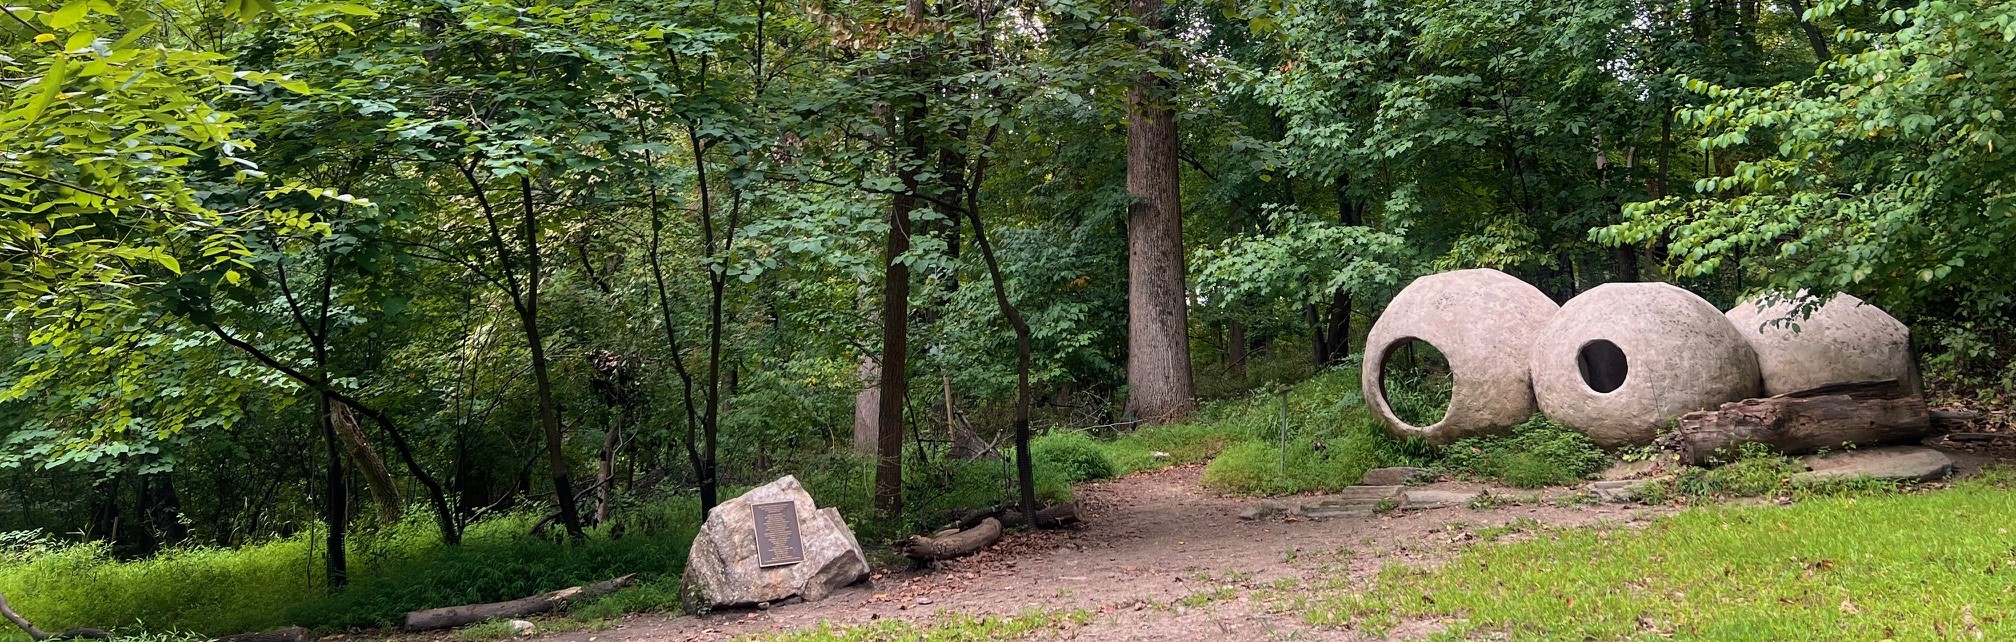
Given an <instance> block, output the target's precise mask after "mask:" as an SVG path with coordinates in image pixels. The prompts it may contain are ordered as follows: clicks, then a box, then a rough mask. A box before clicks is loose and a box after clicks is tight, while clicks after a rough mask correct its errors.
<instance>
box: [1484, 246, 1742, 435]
mask: <svg viewBox="0 0 2016 642" xmlns="http://www.w3.org/2000/svg"><path fill="white" fill-rule="evenodd" d="M1453 365H1454V364H1453V360H1452V369H1453ZM1530 367H1531V375H1532V381H1533V393H1534V398H1535V401H1536V402H1538V405H1539V407H1540V410H1541V412H1543V413H1546V415H1547V416H1548V417H1550V418H1552V419H1554V420H1555V421H1557V422H1560V423H1561V424H1562V425H1564V426H1567V427H1569V428H1572V429H1575V430H1578V431H1581V432H1582V433H1583V434H1586V435H1588V436H1589V439H1590V440H1591V441H1594V442H1596V444H1597V445H1599V446H1603V447H1605V448H1615V447H1620V446H1629V445H1637V444H1644V443H1649V442H1650V441H1651V440H1652V438H1653V437H1654V436H1656V435H1657V434H1658V432H1659V429H1660V428H1662V427H1664V426H1666V425H1668V424H1670V423H1671V422H1672V421H1673V419H1674V418H1675V417H1678V416H1680V415H1681V414H1684V413H1687V412H1692V411H1695V410H1702V409H1708V408H1715V407H1717V406H1718V405H1720V404H1722V403H1724V402H1729V401H1735V400H1738V399H1744V398H1747V397H1752V396H1756V394H1757V392H1758V390H1759V389H1760V385H1759V376H1758V371H1757V356H1756V353H1755V352H1754V351H1753V350H1751V348H1750V343H1749V342H1748V341H1745V340H1744V339H1743V336H1742V335H1741V334H1740V333H1738V332H1737V331H1736V327H1735V326H1734V325H1731V324H1730V323H1729V321H1728V319H1727V318H1726V317H1724V316H1723V315H1722V312H1721V310H1718V309H1716V308H1715V306H1714V305H1712V304H1709V303H1708V302H1707V301H1706V300H1703V299H1702V298H1701V297H1699V296H1696V295H1695V294H1694V293H1692V292H1688V291H1686V290H1683V289H1680V288H1677V287H1674V286H1672V285H1667V284H1664V283H1609V284H1604V285H1600V286H1597V287H1595V288H1593V289H1590V290H1589V291H1587V292H1584V293H1582V294H1581V295H1580V296H1577V297H1575V298H1574V299H1572V300H1570V301H1569V302H1568V304H1567V305H1564V306H1562V307H1561V312H1560V313H1559V314H1557V315H1555V316H1554V320H1553V322H1551V323H1549V324H1548V325H1547V327H1546V329H1544V330H1542V331H1541V332H1540V334H1539V337H1538V339H1537V340H1535V341H1534V343H1533V347H1532V353H1531V362H1530ZM1462 376H1463V374H1461V373H1458V374H1457V377H1458V380H1459V381H1460V380H1461V378H1462Z"/></svg>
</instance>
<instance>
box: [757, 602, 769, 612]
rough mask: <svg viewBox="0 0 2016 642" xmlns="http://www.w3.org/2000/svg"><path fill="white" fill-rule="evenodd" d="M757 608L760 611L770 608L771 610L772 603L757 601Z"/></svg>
mask: <svg viewBox="0 0 2016 642" xmlns="http://www.w3.org/2000/svg"><path fill="white" fill-rule="evenodd" d="M756 610H758V611H768V610H770V603H769V602H757V603H756Z"/></svg>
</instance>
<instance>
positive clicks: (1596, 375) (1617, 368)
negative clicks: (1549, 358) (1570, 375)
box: [1575, 339, 1631, 392]
mask: <svg viewBox="0 0 2016 642" xmlns="http://www.w3.org/2000/svg"><path fill="white" fill-rule="evenodd" d="M1575 365H1576V367H1577V368H1579V369H1580V370H1581V371H1582V382H1583V383H1586V384H1589V389H1590V390H1594V391H1597V392H1610V391H1612V390H1616V389H1617V388H1619V387H1621V386H1623V385H1624V377H1626V376H1628V375H1630V373H1631V365H1630V363H1629V362H1628V360H1626V359H1625V358H1624V350H1623V349H1620V348H1618V347H1617V344H1615V343H1611V342H1609V341H1605V340H1602V339H1597V340H1595V341H1591V342H1588V343H1585V344H1582V351H1581V352H1579V353H1577V354H1576V355H1575Z"/></svg>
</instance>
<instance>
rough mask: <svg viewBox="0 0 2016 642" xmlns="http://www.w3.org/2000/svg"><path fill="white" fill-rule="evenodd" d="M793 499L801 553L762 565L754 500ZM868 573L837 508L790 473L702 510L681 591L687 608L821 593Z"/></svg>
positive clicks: (865, 560) (865, 561)
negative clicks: (816, 498)
mask: <svg viewBox="0 0 2016 642" xmlns="http://www.w3.org/2000/svg"><path fill="white" fill-rule="evenodd" d="M776 502H790V503H791V504H793V506H794V508H795V510H796V513H797V518H798V519H797V523H798V533H799V541H800V542H801V543H802V549H803V551H804V560H803V561H799V562H795V563H790V564H783V565H777V566H770V567H767V568H766V567H763V566H760V565H759V562H760V561H759V560H758V558H757V551H756V538H757V534H758V528H759V524H757V520H756V506H757V505H759V504H772V503H776ZM867 577H868V558H867V556H865V555H863V554H862V552H861V543H860V542H859V541H856V540H855V539H854V531H852V530H849V529H848V528H847V522H846V521H845V520H842V519H840V511H839V510H837V509H832V508H823V509H822V508H819V507H818V506H817V505H815V504H813V503H812V496H811V495H810V494H807V493H806V492H805V488H804V487H803V486H800V485H799V484H798V478H796V477H792V476H789V475H786V476H784V477H783V478H782V479H778V480H777V481H773V482H770V483H768V484H765V485H763V486H759V487H757V488H755V489H754V490H751V491H749V492H747V493H743V494H742V496H741V497H737V498H735V499H731V500H728V501H726V502H722V503H721V505H719V506H715V507H714V510H712V511H709V512H708V513H707V521H706V523H704V524H701V526H700V535H699V536H697V537H695V538H693V550H692V551H691V552H690V553H688V554H687V556H686V577H685V586H684V590H683V591H682V598H683V600H684V602H685V604H686V608H687V610H688V611H705V610H709V609H716V608H723V607H734V606H749V605H755V604H762V603H768V602H776V601H779V600H783V599H785V598H789V597H794V596H795V597H799V598H802V599H804V600H806V601H808V602H810V601H818V600H822V599H825V598H826V596H828V595H831V594H832V593H833V591H834V590H836V589H839V588H841V587H844V586H847V585H850V584H853V583H855V582H859V581H861V580H863V579H866V578H867Z"/></svg>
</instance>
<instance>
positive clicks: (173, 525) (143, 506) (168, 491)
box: [140, 472, 189, 545]
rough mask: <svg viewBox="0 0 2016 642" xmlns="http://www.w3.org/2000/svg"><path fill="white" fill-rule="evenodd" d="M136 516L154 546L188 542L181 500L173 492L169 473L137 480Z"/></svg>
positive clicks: (172, 482)
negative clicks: (144, 521) (144, 520)
mask: <svg viewBox="0 0 2016 642" xmlns="http://www.w3.org/2000/svg"><path fill="white" fill-rule="evenodd" d="M140 512H141V514H143V515H146V516H147V521H148V522H149V525H150V526H151V527H152V528H153V529H154V534H155V538H154V539H155V541H156V542H159V543H161V544H167V545H174V544H179V543H181V542H183V541H186V540H188V539H189V527H188V525H185V524H183V523H182V497H181V495H180V494H179V493H177V492H175V477H174V474H173V473H172V472H159V473H154V474H151V475H146V476H143V477H141V478H140Z"/></svg>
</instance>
